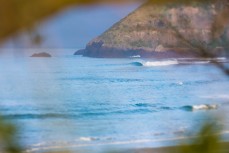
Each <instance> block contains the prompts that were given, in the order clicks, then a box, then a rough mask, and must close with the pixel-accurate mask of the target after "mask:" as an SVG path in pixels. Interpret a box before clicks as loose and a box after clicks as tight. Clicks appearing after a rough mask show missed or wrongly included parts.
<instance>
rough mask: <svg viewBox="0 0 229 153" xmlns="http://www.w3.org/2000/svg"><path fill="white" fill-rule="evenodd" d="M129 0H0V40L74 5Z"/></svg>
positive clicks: (125, 0)
mask: <svg viewBox="0 0 229 153" xmlns="http://www.w3.org/2000/svg"><path fill="white" fill-rule="evenodd" d="M128 1H130V0H124V1H123V0H112V1H111V0H110V1H109V0H108V1H106V0H0V42H2V41H3V40H5V39H7V37H9V36H12V35H13V34H15V33H17V32H19V31H20V30H25V29H28V28H31V27H33V26H35V25H36V24H37V23H38V22H39V21H41V20H44V19H46V18H47V17H49V16H51V15H53V14H55V13H57V12H59V11H61V10H63V9H65V8H66V7H70V6H75V5H91V4H96V3H109V2H113V3H122V2H128Z"/></svg>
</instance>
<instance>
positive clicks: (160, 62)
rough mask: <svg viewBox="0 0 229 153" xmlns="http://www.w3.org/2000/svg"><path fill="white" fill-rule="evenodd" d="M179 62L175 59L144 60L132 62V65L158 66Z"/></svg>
mask: <svg viewBox="0 0 229 153" xmlns="http://www.w3.org/2000/svg"><path fill="white" fill-rule="evenodd" d="M176 64H179V63H178V61H177V60H167V61H146V62H133V63H132V65H135V66H145V67H158V66H169V65H176Z"/></svg>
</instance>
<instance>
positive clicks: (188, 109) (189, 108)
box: [181, 104, 219, 111]
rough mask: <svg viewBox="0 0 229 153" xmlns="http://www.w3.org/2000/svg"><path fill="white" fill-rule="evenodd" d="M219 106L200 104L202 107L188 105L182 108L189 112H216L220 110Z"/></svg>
mask: <svg viewBox="0 0 229 153" xmlns="http://www.w3.org/2000/svg"><path fill="white" fill-rule="evenodd" d="M218 107H219V105H217V104H200V105H187V106H183V107H181V108H182V109H184V110H187V111H195V110H215V109H218Z"/></svg>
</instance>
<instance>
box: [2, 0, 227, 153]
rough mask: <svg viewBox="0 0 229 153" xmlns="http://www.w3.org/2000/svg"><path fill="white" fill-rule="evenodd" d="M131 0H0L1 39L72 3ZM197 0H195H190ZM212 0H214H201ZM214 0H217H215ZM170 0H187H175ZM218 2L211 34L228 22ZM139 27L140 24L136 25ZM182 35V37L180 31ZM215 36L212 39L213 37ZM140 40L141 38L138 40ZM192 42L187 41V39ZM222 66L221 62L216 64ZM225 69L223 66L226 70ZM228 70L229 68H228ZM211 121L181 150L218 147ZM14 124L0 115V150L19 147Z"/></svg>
mask: <svg viewBox="0 0 229 153" xmlns="http://www.w3.org/2000/svg"><path fill="white" fill-rule="evenodd" d="M130 1H131V0H124V1H123V0H110V1H106V0H0V42H3V41H4V40H6V39H7V38H8V37H10V36H12V35H14V34H16V33H17V32H20V31H21V30H28V29H30V28H32V27H34V26H35V25H36V24H37V23H38V22H40V21H42V20H44V19H47V18H48V17H50V16H51V15H54V14H56V13H58V12H59V11H61V10H63V9H65V8H66V7H70V6H75V5H91V4H97V3H110V2H112V3H122V2H130ZM193 1H198V0H192V2H193ZM202 1H206V2H211V1H213V0H202ZM214 1H217V0H214ZM167 2H171V0H150V3H152V4H155V3H157V4H164V3H167ZM173 2H179V3H189V2H190V1H189V0H174V1H173ZM218 2H219V3H224V4H225V9H224V10H223V11H222V12H221V13H219V15H218V16H216V19H215V22H214V24H213V26H212V31H213V34H212V38H215V37H218V35H219V34H220V33H222V32H223V31H224V28H225V26H226V25H227V24H228V22H229V9H228V6H229V5H228V0H218ZM139 28H140V27H139ZM178 36H179V37H180V38H181V39H185V38H184V37H182V36H181V35H179V32H178ZM213 40H214V39H213ZM41 42H42V38H41V37H40V36H39V35H35V36H34V43H36V44H39V43H41ZM140 43H141V42H140ZM187 43H189V44H190V45H192V46H193V44H191V43H190V42H187ZM195 47H198V48H199V49H200V50H201V51H202V53H203V55H205V54H207V52H206V49H205V48H203V47H202V46H195ZM218 66H219V67H220V68H222V69H225V68H224V67H223V65H220V64H218ZM225 71H226V70H225ZM227 72H228V74H229V71H227ZM214 133H215V128H214V124H206V125H204V126H203V128H202V129H201V131H200V133H199V137H197V138H196V139H195V140H193V143H192V144H191V145H183V146H181V147H180V152H181V153H213V152H216V150H220V147H221V146H220V144H219V142H220V138H219V136H218V135H216V134H214ZM15 136H16V128H15V126H13V125H12V124H10V123H8V122H6V121H5V120H4V119H3V118H1V117H0V152H6V153H20V152H21V147H20V146H19V145H18V142H17V141H16V137H15Z"/></svg>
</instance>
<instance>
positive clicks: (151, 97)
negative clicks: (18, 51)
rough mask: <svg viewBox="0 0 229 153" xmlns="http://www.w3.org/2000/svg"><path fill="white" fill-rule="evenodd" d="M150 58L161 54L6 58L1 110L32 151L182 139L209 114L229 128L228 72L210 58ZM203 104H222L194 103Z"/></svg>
mask: <svg viewBox="0 0 229 153" xmlns="http://www.w3.org/2000/svg"><path fill="white" fill-rule="evenodd" d="M170 60H171V59H170ZM172 60H173V61H174V60H175V59H172ZM146 61H151V62H153V61H158V60H156V59H132V58H130V59H103V58H101V59H96V58H87V57H81V56H73V55H68V56H56V57H55V56H54V57H52V58H30V57H22V58H10V57H7V58H2V59H1V61H0V63H1V64H0V86H1V88H0V112H1V114H2V115H3V116H4V117H5V118H6V119H7V120H9V121H12V122H13V123H15V124H16V125H17V126H18V127H19V134H18V136H17V137H18V139H20V141H21V143H22V144H23V145H24V146H25V148H26V149H27V151H29V152H30V151H31V152H33V151H35V152H36V151H38V150H42V149H43V150H48V149H61V148H66V147H67V148H71V149H73V150H77V149H83V150H84V149H85V150H87V149H90V148H93V149H92V150H93V151H94V152H96V151H101V150H102V149H104V148H116V149H117V148H121V147H124V148H142V147H158V146H166V145H171V142H173V144H174V143H176V144H178V143H180V140H181V141H182V138H183V137H187V136H193V135H192V132H194V131H195V130H196V131H197V130H198V128H199V127H200V126H201V125H202V124H203V123H204V122H206V121H209V120H214V121H216V123H217V124H218V125H219V127H224V128H223V133H224V134H227V130H229V117H228V114H227V112H228V110H229V94H228V91H229V77H228V76H226V75H225V74H224V73H223V72H222V71H221V70H220V69H218V68H216V67H215V66H214V65H213V64H210V63H204V62H203V63H189V64H179V63H178V64H171V65H169V64H168V65H163V66H160V65H153V66H144V64H139V63H143V62H146ZM163 61H164V60H163ZM163 61H161V60H159V62H163ZM136 62H138V63H137V64H136ZM156 64H158V63H156ZM202 104H209V105H217V108H214V109H203V110H194V109H192V108H193V106H199V105H202ZM185 108H190V109H185ZM212 115H214V117H216V116H220V117H222V118H223V121H222V120H217V119H216V118H211V119H209V116H212ZM174 140H177V141H176V142H175V141H174ZM168 141H170V142H169V143H168ZM90 152H91V151H90Z"/></svg>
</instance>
